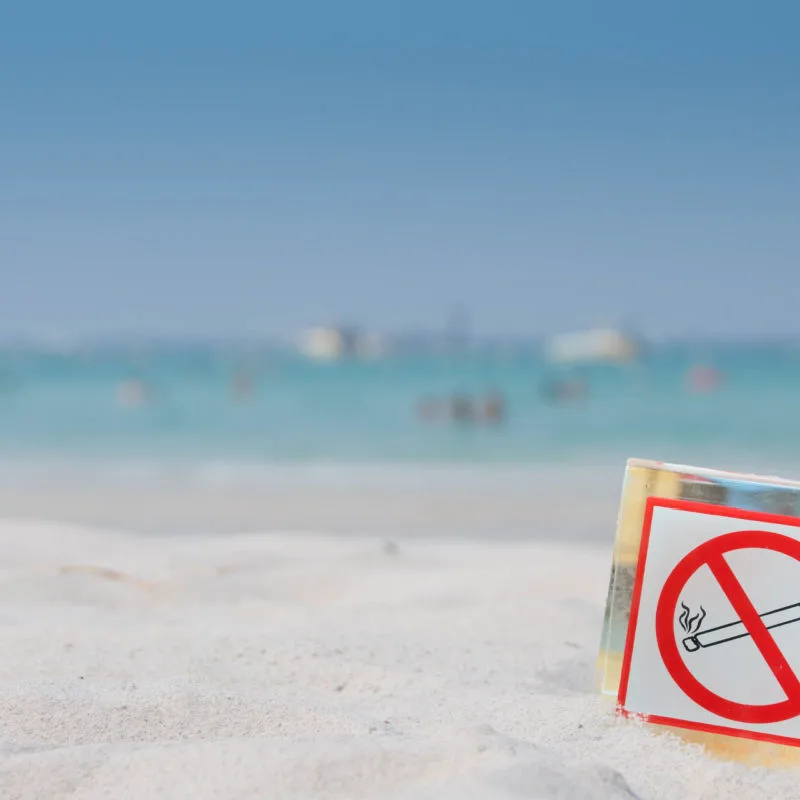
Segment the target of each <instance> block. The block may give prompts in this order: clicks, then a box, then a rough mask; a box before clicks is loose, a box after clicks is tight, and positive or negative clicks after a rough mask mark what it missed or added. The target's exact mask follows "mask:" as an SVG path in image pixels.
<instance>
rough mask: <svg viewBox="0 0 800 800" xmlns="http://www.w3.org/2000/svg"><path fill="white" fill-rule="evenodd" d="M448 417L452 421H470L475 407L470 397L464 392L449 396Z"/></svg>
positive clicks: (473, 415)
mask: <svg viewBox="0 0 800 800" xmlns="http://www.w3.org/2000/svg"><path fill="white" fill-rule="evenodd" d="M449 410H450V419H451V420H453V422H462V423H463V422H472V420H473V419H474V417H475V409H474V407H473V404H472V398H471V397H470V396H469V395H465V394H454V395H453V396H452V397H451V398H450V409H449Z"/></svg>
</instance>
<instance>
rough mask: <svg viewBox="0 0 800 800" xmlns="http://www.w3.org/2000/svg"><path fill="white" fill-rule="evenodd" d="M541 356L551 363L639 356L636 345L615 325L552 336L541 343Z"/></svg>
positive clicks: (617, 360)
mask: <svg viewBox="0 0 800 800" xmlns="http://www.w3.org/2000/svg"><path fill="white" fill-rule="evenodd" d="M545 355H546V357H547V359H548V360H549V361H552V362H555V363H561V364H564V363H574V362H578V361H610V362H615V363H616V362H625V361H632V360H634V359H635V358H636V357H637V356H638V355H639V345H638V343H637V342H636V341H635V340H634V339H633V338H632V337H630V336H627V335H626V334H624V333H622V332H621V331H618V330H616V329H615V328H594V329H592V330H587V331H578V332H575V333H564V334H561V335H559V336H554V337H553V338H552V339H550V341H549V342H547V344H546V346H545Z"/></svg>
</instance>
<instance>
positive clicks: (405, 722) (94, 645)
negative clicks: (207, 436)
mask: <svg viewBox="0 0 800 800" xmlns="http://www.w3.org/2000/svg"><path fill="white" fill-rule="evenodd" d="M575 485H576V484H575V483H574V482H573V483H571V484H569V486H567V487H566V489H569V488H570V487H572V488H573V489H574V487H575ZM529 488H530V487H529ZM563 488H564V487H562V489H563ZM566 489H565V491H566ZM15 491H16V490H15ZM294 491H295V492H296V493H300V492H301V490H300V488H295V489H294ZM342 491H350V490H345V489H342ZM408 491H411V489H409V490H408ZM414 491H422V489H420V488H417V489H415V490H414ZM447 491H451V492H457V490H456V489H454V488H451V489H448V490H447ZM486 491H487V492H488V491H489V490H488V489H486ZM503 491H511V489H508V487H507V488H506V489H504V490H503ZM325 492H327V493H328V494H326V495H325V496H326V497H332V496H333V494H332V493H333V490H332V489H331V488H330V487H328V488H327V489H325ZM312 495H313V493H312ZM544 495H546V496H547V497H549V502H550V505H548V506H547V507H546V508H543V507H542V502H544V500H543V497H544ZM568 495H569V492H567V493H566V494H565V493H564V492H562V493H561V495H559V496H560V497H561V503H562V508H563V514H561V516H559V514H558V510H557V509H554V506H553V503H555V499H554V498H555V495H554V494H553V492H552V491H551V489H550V488H547V489H546V490H545V491H543V492H540V493H539V495H537V493H536V492H533V493H532V494H531V493H530V491H529V492H528V493H527V494H526V493H524V492H521V493H520V494H519V495H518V503H517V504H516V505H514V504H511V505H510V506H509V507H508V508H510V509H511V510H510V512H509V511H508V509H507V510H506V512H503V510H502V509H503V505H502V503H501V502H500V501H498V500H497V498H495V501H494V505H493V506H492V507H493V508H494V509H495V513H494V518H495V520H502V519H503V514H504V513H510V517H509V523H510V524H509V526H507V528H506V529H505V533H506V534H507V535H502V530H501V528H498V531H497V532H496V535H493V534H492V532H491V531H490V530H488V529H486V527H485V525H484V530H483V532H482V533H481V532H480V531H479V530H478V528H480V527H481V524H483V523H486V524H488V521H489V520H490V519H491V517H492V515H491V514H489V513H488V512H486V510H485V509H484V511H483V512H482V513H484V515H485V518H484V520H483V523H482V522H481V519H480V518H479V519H478V523H477V524H476V530H475V531H474V532H473V533H474V535H464V536H459V535H454V534H455V532H456V531H457V530H458V529H459V522H458V521H459V520H460V519H461V517H462V516H465V517H466V516H468V513H467V512H469V510H470V508H471V506H469V504H468V503H467V506H466V507H465V508H462V509H461V510H459V509H458V508H451V505H452V503H453V499H452V497H451V498H450V499H449V500H446V499H445V495H439V501H437V502H440V504H441V505H436V504H435V503H433V501H431V502H432V503H433V505H432V506H430V508H433V509H434V511H435V510H436V509H445V508H450V512H449V516H448V515H447V514H445V513H443V512H441V513H440V512H436V513H433V514H432V515H431V513H428V524H427V527H426V528H425V535H421V534H419V530H421V529H420V528H419V526H420V523H421V521H422V516H424V514H423V513H422V512H417V513H418V514H421V515H422V516H418V517H414V516H413V515H412V514H411V511H406V512H405V513H406V517H405V518H404V517H403V516H402V513H401V512H398V514H399V516H400V518H401V521H402V520H403V519H404V520H405V522H404V524H402V525H397V526H394V527H393V526H391V525H389V524H388V521H387V520H388V518H389V517H391V516H392V515H391V514H386V513H385V514H384V521H385V522H386V523H387V524H384V525H381V524H378V523H379V522H380V515H379V514H378V513H377V511H376V510H375V509H376V508H378V507H379V505H380V504H377V505H376V504H375V499H374V498H373V500H372V501H370V502H369V503H366V505H364V503H363V502H362V504H361V506H360V508H361V509H362V511H361V512H360V516H359V514H356V513H355V511H352V507H353V503H354V502H355V500H354V498H353V496H352V495H348V497H347V498H344V496H339V499H338V500H337V503H340V504H341V508H351V512H349V513H350V517H348V520H349V522H350V523H353V522H354V520H355V521H358V520H360V522H359V524H358V525H355V524H352V525H349V526H348V525H345V524H344V522H343V521H342V519H343V518H342V519H340V522H341V524H340V525H332V526H330V527H326V526H324V525H323V524H322V523H323V520H322V519H321V517H322V516H324V515H325V514H330V511H331V507H332V506H330V504H329V505H328V506H325V504H324V503H322V501H321V500H320V499H319V497H317V501H318V502H317V506H316V509H317V510H316V512H312V511H310V510H307V512H306V516H303V517H302V519H301V517H300V512H299V511H297V510H296V506H297V504H298V503H300V504H301V505H302V506H303V507H305V508H306V509H311V508H314V497H313V496H311V497H306V498H305V501H303V502H301V501H302V498H300V497H299V494H296V495H292V496H291V500H292V502H289V501H288V500H287V501H286V502H285V503H284V506H281V507H282V508H284V509H290V508H294V509H295V511H293V512H292V513H294V514H296V515H298V516H297V518H296V519H295V518H294V517H293V518H292V519H294V520H295V522H296V523H297V524H296V525H295V526H292V525H290V526H289V528H290V529H285V530H280V529H278V528H277V527H276V526H273V527H272V529H267V528H263V529H261V530H259V529H257V528H254V529H253V532H247V533H238V534H235V533H231V532H225V533H221V532H219V531H211V530H209V531H205V532H195V533H192V532H190V530H189V528H190V527H191V526H190V522H191V520H190V518H189V517H190V515H189V512H188V511H187V512H186V514H185V515H184V517H185V518H184V517H181V524H180V525H176V523H175V519H174V518H172V522H173V525H176V527H179V528H180V532H179V533H172V534H170V533H169V532H165V531H162V532H161V533H160V534H159V535H155V533H154V531H153V530H150V531H149V532H142V531H138V530H136V527H137V525H136V521H137V518H136V516H135V515H133V520H134V521H133V523H131V524H129V525H128V526H127V529H126V530H122V529H121V528H119V527H117V528H114V527H103V526H100V525H99V523H98V521H97V520H95V523H94V524H90V521H89V520H87V519H85V518H83V517H85V514H83V515H82V513H79V512H82V511H83V512H85V511H86V509H84V508H83V507H82V506H80V504H78V505H75V506H74V507H73V508H72V511H71V513H70V510H69V509H68V508H66V506H62V507H59V506H58V502H64V498H61V500H58V498H56V501H57V502H56V505H51V506H47V505H46V503H44V501H43V500H42V502H41V503H40V504H39V507H40V509H42V512H41V513H42V517H47V518H50V519H55V518H57V512H59V513H61V516H62V517H64V518H65V519H69V520H70V521H59V522H51V521H42V520H41V519H40V520H37V519H34V518H33V517H34V515H33V510H34V507H35V504H34V503H33V501H32V499H31V498H32V495H31V496H28V495H25V496H24V497H23V495H20V494H19V492H17V494H16V495H13V496H12V494H11V493H10V492H9V491H6V495H5V497H6V499H7V500H8V501H9V502H8V504H7V507H8V506H11V505H12V503H11V501H12V500H13V498H14V497H17V501H18V505H17V506H16V507H14V508H13V511H15V512H17V513H15V514H14V516H15V517H16V518H15V519H11V518H9V519H6V520H3V521H0V554H1V557H0V646H1V647H2V652H3V654H4V657H3V659H2V660H0V797H3V798H66V797H69V798H95V797H109V798H118V799H119V800H123V799H124V798H136V799H137V800H138V799H139V798H147V797H157V798H160V797H164V798H175V797H192V798H215V799H216V798H257V797H274V798H284V797H285V798H312V797H314V798H316V797H319V798H360V797H364V798H454V799H455V798H458V800H469V798H500V799H501V800H502V798H559V799H561V800H565V799H568V800H583V798H589V799H593V798H613V799H616V798H642V800H645V799H647V800H658V799H659V798H680V800H700V799H701V798H709V800H710V799H711V798H715V799H716V798H721V799H722V800H724V799H725V798H747V799H748V800H757V799H758V798H791V797H798V796H800V794H799V792H798V788H797V787H798V773H797V772H791V771H775V772H773V771H767V770H762V769H753V768H748V767H744V766H741V765H738V764H731V763H725V762H721V761H717V760H714V759H713V758H711V757H709V756H707V755H706V754H705V753H704V752H703V751H702V750H700V749H699V748H696V747H691V746H688V745H685V744H683V743H682V742H681V741H680V740H679V739H677V738H676V737H673V736H670V735H664V734H658V733H655V732H653V731H652V730H650V729H648V728H647V727H646V726H643V725H641V724H638V723H635V722H631V721H626V720H621V719H618V718H616V717H615V715H614V713H613V707H612V703H611V702H610V701H609V700H608V698H603V697H600V696H599V695H598V694H597V693H596V691H595V688H594V677H595V662H596V657H597V651H598V644H599V639H600V633H601V625H602V618H603V610H604V602H605V594H606V589H607V584H608V577H609V567H610V563H611V544H612V542H613V528H614V518H613V509H614V507H615V503H616V499H617V498H616V493H614V494H608V492H606V490H605V489H603V491H602V492H599V494H598V497H599V498H601V499H602V502H604V503H605V504H606V506H608V507H606V506H603V505H602V503H601V504H600V505H597V504H596V503H595V504H594V505H593V504H592V502H593V501H587V502H586V503H585V504H583V505H581V504H580V503H575V502H568ZM504 496H505V495H504ZM25 497H27V498H28V499H27V500H25ZM87 497H88V495H87ZM393 497H394V495H393ZM448 497H449V496H448ZM20 498H22V499H20ZM23 500H25V502H28V501H30V505H29V506H25V505H24V503H23ZM150 500H151V501H153V498H152V497H151V498H150ZM229 500H230V498H229ZM595 500H597V498H595ZM395 501H396V502H395V505H394V506H392V507H394V508H400V507H402V505H403V504H402V503H400V502H399V500H397V497H395ZM483 501H484V503H485V502H488V499H487V496H484V497H483ZM128 502H129V503H132V501H131V497H130V496H129V497H128ZM141 502H143V501H141V499H140V504H141ZM186 502H187V500H186V498H183V499H181V500H180V501H179V500H175V502H174V504H173V505H174V508H179V507H185V505H186ZM209 502H211V501H209V500H208V499H206V503H209ZM331 502H333V501H331ZM465 502H467V501H466V500H465ZM472 502H473V504H477V500H475V499H474V498H473V501H472ZM504 502H507V498H506V501H504ZM598 502H599V501H598ZM220 503H222V501H221V500H220ZM348 503H349V504H350V505H348ZM120 504H121V505H120ZM113 505H114V504H113V503H111V502H109V504H108V508H109V511H108V518H109V519H111V517H112V516H113V515H112V512H111V508H112V506H113ZM133 505H136V504H133ZM223 505H224V504H223ZM411 505H413V503H412V504H411ZM221 507H222V505H220V508H221ZM169 508H171V507H168V508H167V510H166V511H167V512H169ZM430 508H429V512H430ZM203 509H204V507H203V506H202V504H200V505H199V506H196V507H195V513H196V514H198V515H199V516H202V515H203V513H204V510H203ZM365 509H366V510H365ZM370 509H372V510H370ZM465 509H466V510H465ZM536 509H538V511H537V510H536ZM163 510H164V509H163V507H162V511H163ZM116 511H117V513H118V514H119V515H120V519H122V518H123V517H125V516H126V515H128V516H130V515H131V513H132V511H133V508H132V506H131V507H124V503H122V500H119V503H118V506H117V509H116ZM206 511H207V508H206ZM151 512H152V509H151ZM523 512H524V513H523ZM590 512H591V513H590ZM141 513H142V514H144V513H145V510H144V509H142V511H141ZM282 513H285V514H289V511H288V510H285V511H284V512H282ZM165 514H166V516H164V515H162V516H163V518H162V523H161V524H162V525H166V523H165V520H167V519H168V518H170V517H169V513H166V512H165ZM315 514H316V517H315V516H314V515H315ZM570 515H571V516H570ZM472 516H473V517H474V514H473V515H472ZM592 516H594V519H595V520H596V521H597V520H599V519H603V523H602V524H598V523H597V522H596V523H595V526H594V528H593V529H592V528H591V526H588V527H587V525H588V522H589V520H590V518H591V517H592ZM564 520H566V522H564ZM138 521H139V523H141V522H142V519H141V518H139V519H138ZM225 521H226V525H233V524H234V523H236V522H240V523H242V524H244V523H252V524H254V525H255V523H257V522H266V520H260V519H256V518H255V517H254V518H253V519H238V518H235V517H234V516H231V517H225ZM288 521H289V522H291V521H292V520H288ZM301 523H302V524H301ZM311 523H316V524H317V529H316V531H312V530H308V531H306V532H303V531H302V530H300V528H304V527H307V526H309V525H311ZM370 524H374V527H375V531H374V533H370V531H369V527H370ZM437 524H439V525H441V527H442V530H443V533H442V534H441V535H434V534H432V533H431V532H430V530H429V529H432V528H435V527H436V525H437ZM153 525H154V526H155V527H157V526H156V525H155V522H154V523H153ZM145 527H146V526H145ZM166 527H167V528H169V525H166ZM212 527H213V526H212ZM221 527H225V525H222V526H221ZM348 527H352V528H353V530H352V531H351V532H350V533H348V532H346V530H344V529H346V528H348ZM501 527H502V526H501ZM292 528H297V529H292ZM523 528H524V529H525V531H526V532H527V533H526V535H523V534H522V530H523ZM415 530H417V531H418V534H417V535H413V532H414V531H415ZM592 530H593V531H594V532H593V533H592Z"/></svg>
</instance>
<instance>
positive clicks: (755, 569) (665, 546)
mask: <svg viewBox="0 0 800 800" xmlns="http://www.w3.org/2000/svg"><path fill="white" fill-rule="evenodd" d="M799 675H800V519H797V518H794V517H781V516H776V515H772V514H762V513H757V512H750V511H742V510H739V509H735V508H728V507H722V506H714V505H704V504H700V503H692V502H685V501H680V500H666V499H662V498H650V500H649V501H648V507H647V513H646V515H645V524H644V530H643V533H642V543H641V549H640V553H639V561H638V565H637V570H636V583H635V586H634V592H633V599H632V603H631V617H630V622H629V624H628V636H627V642H626V646H625V654H624V659H623V666H622V677H621V681H620V690H619V707H620V710H621V711H622V712H623V713H626V714H636V715H642V716H644V717H645V718H647V719H648V720H649V721H651V722H656V723H661V724H665V725H675V726H678V727H683V728H690V729H694V730H701V731H706V732H709V733H727V734H733V735H737V736H744V737H747V738H752V739H760V740H766V741H773V742H779V743H782V744H792V745H800V680H799V679H798V676H799Z"/></svg>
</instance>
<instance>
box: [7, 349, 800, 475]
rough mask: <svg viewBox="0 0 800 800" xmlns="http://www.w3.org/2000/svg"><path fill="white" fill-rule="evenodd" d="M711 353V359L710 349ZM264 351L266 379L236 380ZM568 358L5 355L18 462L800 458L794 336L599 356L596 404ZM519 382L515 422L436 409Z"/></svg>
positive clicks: (513, 398)
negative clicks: (609, 361) (431, 409)
mask: <svg viewBox="0 0 800 800" xmlns="http://www.w3.org/2000/svg"><path fill="white" fill-rule="evenodd" d="M698 359H700V360H698ZM698 363H702V364H705V365H712V366H714V367H715V368H716V369H718V370H720V371H721V373H722V375H723V377H724V380H723V383H722V384H721V386H720V387H719V388H718V389H717V390H716V391H713V392H709V393H705V394H703V393H696V392H693V391H691V390H690V388H689V387H688V386H687V381H686V373H687V370H689V369H690V368H691V367H692V366H693V365H697V364H698ZM243 367H246V369H247V370H248V371H249V372H250V373H251V374H252V375H253V378H254V383H255V391H254V393H253V395H252V396H251V397H249V398H248V399H241V398H238V399H237V398H236V397H235V396H234V394H233V392H232V390H231V381H232V377H233V375H234V374H235V372H236V371H237V370H239V369H242V368H243ZM575 374H576V373H574V372H568V371H565V370H563V369H562V370H559V369H556V368H554V367H552V366H550V365H548V364H547V363H546V362H545V361H544V360H543V359H542V358H541V357H539V356H538V355H537V353H536V352H535V350H534V349H531V350H528V351H522V350H520V351H516V352H515V351H511V350H508V351H506V352H504V353H499V352H495V353H487V352H484V353H463V354H458V355H449V356H445V355H437V356H419V355H415V356H404V357H401V356H397V357H392V358H387V359H384V360H377V361H369V362H357V361H353V362H338V363H316V362H311V361H308V360H305V359H302V358H299V357H296V356H293V355H287V354H281V353H267V352H262V353H259V352H251V353H249V354H247V355H244V354H242V353H240V352H238V353H237V352H233V351H230V352H226V351H225V350H222V349H213V348H203V347H194V348H183V349H176V348H173V349H166V348H162V349H158V348H151V349H149V350H147V351H141V352H140V353H139V354H138V355H133V354H132V353H131V352H130V351H124V350H122V349H119V350H113V349H108V350H105V351H100V350H96V351H85V352H75V353H62V354H58V353H46V352H37V351H31V350H17V351H6V352H4V353H2V354H1V355H0V462H2V465H3V469H4V470H5V471H6V473H8V472H9V471H10V473H12V474H13V472H14V470H15V469H20V470H21V469H22V468H23V466H24V468H25V469H30V468H32V465H34V466H35V465H46V464H52V463H62V464H64V463H78V462H79V463H82V464H90V463H91V464H95V465H112V464H113V465H117V466H119V465H125V464H128V465H134V464H135V465H137V466H138V468H140V469H146V468H147V466H148V465H159V464H160V465H163V464H180V465H183V467H185V468H186V469H192V468H197V469H198V470H202V469H206V468H208V467H209V465H217V466H219V465H227V466H228V467H230V468H231V469H234V468H239V469H242V470H246V469H247V468H253V469H256V468H259V467H263V466H264V465H275V464H282V463H287V462H292V463H298V462H299V463H304V464H318V463H328V464H330V463H333V464H344V463H346V464H365V463H366V464H383V465H385V464H398V463H411V464H415V463H420V462H424V463H428V464H431V463H435V464H453V463H456V464H462V465H463V464H489V463H491V464H512V465H520V464H522V465H530V464H540V463H545V462H546V463H552V462H561V463H567V464H570V463H578V462H586V461H596V460H598V459H604V458H605V457H608V456H610V457H614V458H616V457H620V458H623V457H625V456H628V455H636V456H641V457H650V458H657V459H661V460H672V461H679V462H684V463H685V462H695V463H697V462H698V461H699V462H701V463H702V462H704V463H711V465H713V466H725V464H724V463H720V462H721V460H722V461H724V459H725V458H727V457H728V455H733V454H736V457H737V458H738V462H737V466H738V465H741V464H742V459H743V458H744V459H745V463H747V459H750V458H751V457H752V460H753V461H757V462H758V463H759V464H763V463H769V462H770V460H771V459H775V460H779V461H781V462H786V461H787V460H789V461H794V460H797V461H800V459H795V456H796V455H797V454H800V413H798V409H800V349H798V348H795V347H792V346H789V345H758V346H756V345H748V346H745V345H739V346H734V345H726V346H716V347H704V348H702V349H699V348H697V347H688V346H680V347H679V346H669V347H666V346H665V347H661V348H656V349H653V350H652V351H651V352H650V353H648V354H647V355H646V356H645V357H644V358H643V359H642V360H641V361H639V362H638V363H636V364H631V365H625V366H599V365H597V366H592V367H586V368H583V369H582V370H580V372H579V373H578V374H579V375H580V376H581V377H582V378H583V379H584V380H585V381H586V382H587V383H586V385H587V386H588V394H587V396H586V397H585V399H584V400H583V402H580V403H576V404H566V405H558V404H553V403H552V402H548V401H547V400H546V398H544V397H543V396H542V394H541V391H540V388H541V386H542V383H543V382H544V381H546V380H549V379H552V378H557V377H565V376H568V375H572V376H573V377H574V375H575ZM132 377H135V378H137V379H140V380H142V381H144V382H145V383H146V384H147V385H148V386H149V387H150V388H151V390H152V400H151V402H149V403H147V404H146V405H144V406H142V407H126V406H125V405H124V404H121V403H120V402H119V399H118V387H119V384H120V382H122V381H125V380H127V379H130V378H132ZM490 390H496V391H499V392H502V394H503V395H504V396H505V398H506V402H507V416H506V419H505V421H504V423H503V424H502V425H498V426H487V425H483V424H475V425H471V424H464V425H458V424H430V423H425V422H423V421H421V420H420V419H419V418H418V416H417V413H416V409H417V403H418V401H419V400H420V398H422V397H426V396H439V397H445V396H447V395H450V394H452V393H453V392H463V393H472V394H474V395H475V396H479V395H481V394H483V393H485V392H488V391H490Z"/></svg>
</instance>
